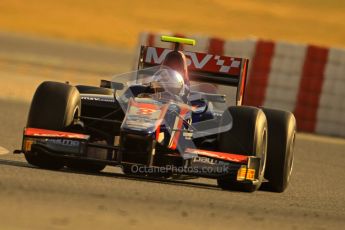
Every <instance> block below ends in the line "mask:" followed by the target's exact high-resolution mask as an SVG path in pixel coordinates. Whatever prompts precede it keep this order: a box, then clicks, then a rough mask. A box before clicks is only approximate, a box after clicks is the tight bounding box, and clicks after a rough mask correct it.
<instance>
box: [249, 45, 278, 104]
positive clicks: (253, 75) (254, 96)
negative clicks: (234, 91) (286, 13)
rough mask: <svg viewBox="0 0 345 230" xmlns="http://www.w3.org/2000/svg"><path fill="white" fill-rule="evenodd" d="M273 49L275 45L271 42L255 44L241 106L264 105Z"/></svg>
mask: <svg viewBox="0 0 345 230" xmlns="http://www.w3.org/2000/svg"><path fill="white" fill-rule="evenodd" d="M274 48H275V44H274V42H272V41H261V40H259V41H258V42H257V43H256V48H255V54H254V57H253V63H252V66H251V70H250V74H249V77H248V82H247V86H246V89H245V91H246V95H245V97H244V103H243V104H245V105H253V106H262V105H263V104H264V102H265V95H266V89H267V85H268V77H269V73H270V71H271V61H272V58H273V55H274Z"/></svg>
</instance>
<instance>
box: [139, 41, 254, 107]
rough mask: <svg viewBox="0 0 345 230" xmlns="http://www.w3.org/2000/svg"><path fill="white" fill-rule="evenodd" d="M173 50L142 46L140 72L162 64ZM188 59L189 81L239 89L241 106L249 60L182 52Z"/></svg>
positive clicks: (237, 97) (237, 99)
mask: <svg viewBox="0 0 345 230" xmlns="http://www.w3.org/2000/svg"><path fill="white" fill-rule="evenodd" d="M171 51H172V49H166V48H159V47H151V46H141V48H140V56H139V62H138V70H140V69H144V68H148V67H153V66H157V65H160V64H162V62H163V61H164V59H165V57H166V55H167V54H168V53H170V52H171ZM182 52H183V53H184V54H185V55H186V58H187V64H188V72H189V79H190V80H191V81H200V82H208V83H215V84H223V85H229V86H234V87H237V96H236V104H237V105H241V104H242V99H243V95H244V87H245V85H246V77H247V69H248V62H249V60H248V59H246V58H237V57H228V56H221V55H216V54H207V53H198V52H191V51H182Z"/></svg>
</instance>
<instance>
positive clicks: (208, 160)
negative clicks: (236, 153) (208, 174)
mask: <svg viewBox="0 0 345 230" xmlns="http://www.w3.org/2000/svg"><path fill="white" fill-rule="evenodd" d="M192 162H193V163H204V164H209V165H229V163H228V162H224V161H220V160H216V159H213V158H208V157H194V158H193V159H192Z"/></svg>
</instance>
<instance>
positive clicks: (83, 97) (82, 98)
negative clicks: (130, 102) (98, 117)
mask: <svg viewBox="0 0 345 230" xmlns="http://www.w3.org/2000/svg"><path fill="white" fill-rule="evenodd" d="M81 100H87V101H100V102H114V98H110V97H109V98H108V97H92V96H81Z"/></svg>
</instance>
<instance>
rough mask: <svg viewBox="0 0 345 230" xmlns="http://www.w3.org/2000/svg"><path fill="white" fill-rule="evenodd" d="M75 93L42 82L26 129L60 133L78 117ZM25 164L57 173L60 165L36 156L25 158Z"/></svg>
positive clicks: (29, 155)
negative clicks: (53, 170) (54, 170)
mask: <svg viewBox="0 0 345 230" xmlns="http://www.w3.org/2000/svg"><path fill="white" fill-rule="evenodd" d="M80 105H81V102H80V95H79V92H78V90H77V89H76V88H75V87H73V86H70V85H68V84H64V83H60V82H50V81H46V82H43V83H42V84H41V85H39V86H38V88H37V90H36V92H35V95H34V97H33V99H32V102H31V107H30V111H29V116H28V121H27V125H26V127H30V128H41V129H50V130H57V131H62V130H64V129H65V128H66V127H68V126H70V125H71V124H73V121H74V119H75V118H76V117H78V116H79V114H80V109H81V106H80ZM25 158H26V160H27V161H28V163H30V164H32V165H35V166H38V167H41V168H47V169H60V168H62V167H63V166H64V164H63V161H62V160H60V159H57V158H55V157H52V156H48V155H45V154H43V153H40V152H29V153H27V154H25Z"/></svg>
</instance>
